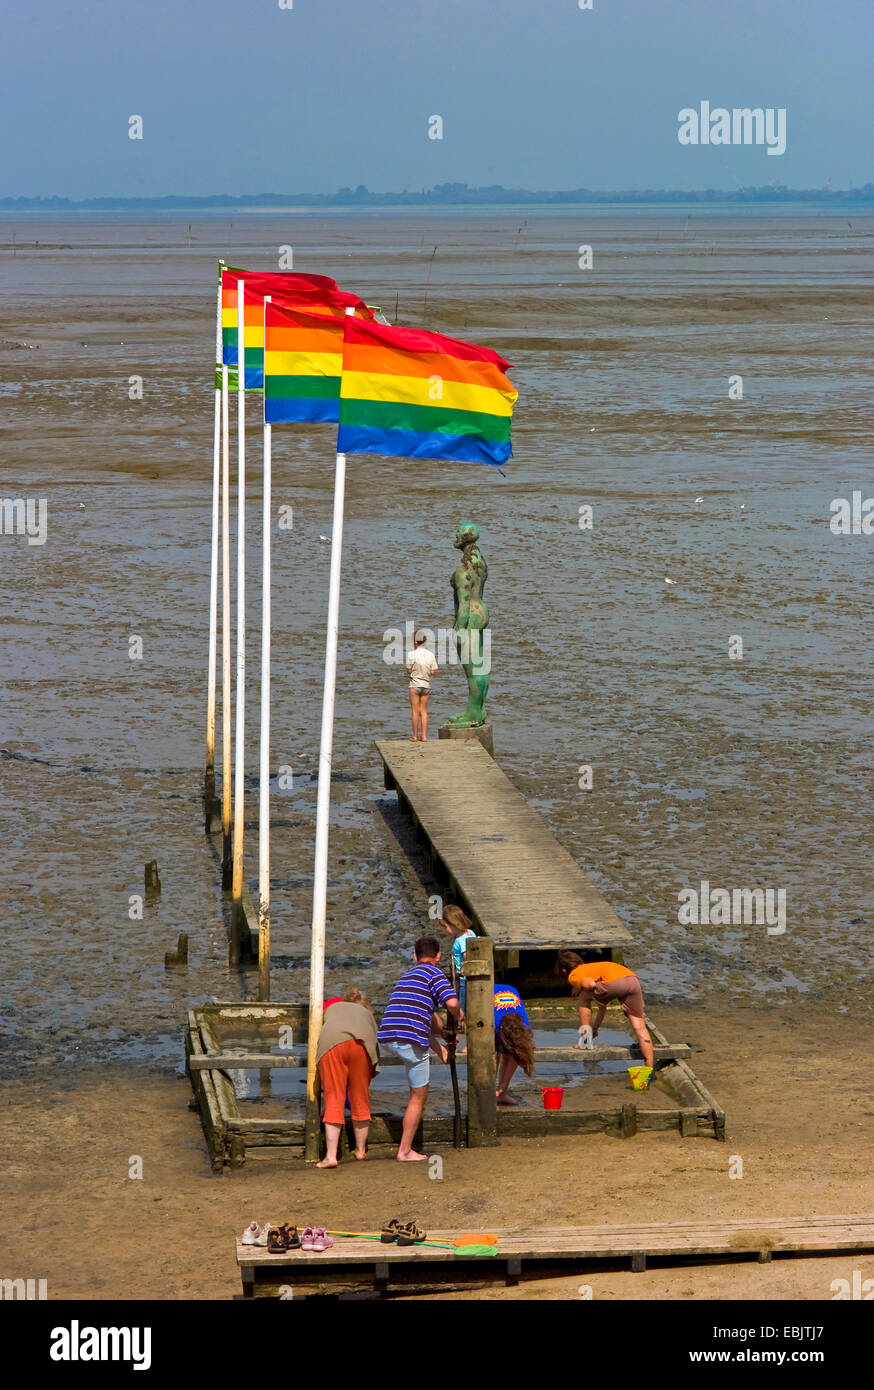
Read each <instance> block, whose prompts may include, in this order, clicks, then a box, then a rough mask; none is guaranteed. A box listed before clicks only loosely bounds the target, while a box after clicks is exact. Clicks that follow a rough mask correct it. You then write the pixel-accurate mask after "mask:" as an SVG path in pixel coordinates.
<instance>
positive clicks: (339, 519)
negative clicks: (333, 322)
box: [304, 307, 355, 1163]
mask: <svg viewBox="0 0 874 1390" xmlns="http://www.w3.org/2000/svg"><path fill="white" fill-rule="evenodd" d="M354 312H355V310H354V309H353V308H352V307H349V308H347V310H346V313H347V315H349V314H353V313H354ZM345 491H346V455H345V454H339V453H338V454H337V465H336V471H335V474H334V523H333V529H332V531H331V574H330V580H329V583H328V631H327V635H326V639H325V688H324V693H323V696H322V737H321V745H320V747H319V785H318V795H317V798H316V857H315V867H314V872H313V932H312V944H311V947H310V1013H309V1037H308V1046H307V1101H306V1131H305V1138H304V1157H305V1158H306V1161H307V1162H308V1163H315V1162H316V1161H317V1160H318V1157H319V1148H320V1143H321V1125H320V1122H319V1103H318V1097H317V1095H316V1049H317V1047H318V1045H319V1034H320V1032H321V1030H322V1011H323V1006H324V995H325V921H326V917H327V902H328V828H329V821H330V815H331V757H332V753H333V746H334V695H335V691H336V685H337V640H338V637H339V631H340V563H341V559H342V550H343V503H344V498H345Z"/></svg>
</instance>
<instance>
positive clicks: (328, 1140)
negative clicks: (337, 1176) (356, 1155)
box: [316, 1121, 343, 1168]
mask: <svg viewBox="0 0 874 1390" xmlns="http://www.w3.org/2000/svg"><path fill="white" fill-rule="evenodd" d="M342 1128H343V1126H342V1125H329V1124H328V1123H327V1121H325V1146H326V1148H327V1150H328V1152H327V1153H326V1154H325V1157H324V1158H323V1159H322V1161H321V1163H317V1164H316V1167H317V1168H336V1167H337V1147H338V1145H339V1143H340V1130H341V1129H342Z"/></svg>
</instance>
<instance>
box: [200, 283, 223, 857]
mask: <svg viewBox="0 0 874 1390" xmlns="http://www.w3.org/2000/svg"><path fill="white" fill-rule="evenodd" d="M221 307H222V287H221V278H219V288H218V306H217V311H216V354H218V352H219V350H220V346H221ZM218 361H219V357H218V355H217V356H216V362H217V363H218ZM221 432H222V393H221V387H220V386H219V384H218V382H216V386H215V412H214V424H213V445H212V549H211V554H210V568H209V665H208V675H207V695H206V771H205V773H204V778H203V799H204V803H205V810H206V817H207V821H206V824H207V830H208V829H209V822H210V818H211V814H212V802H213V801H214V800H215V695H216V690H215V676H216V649H217V645H218V643H217V636H218V634H217V632H216V627H217V624H218V552H219V490H220V487H221Z"/></svg>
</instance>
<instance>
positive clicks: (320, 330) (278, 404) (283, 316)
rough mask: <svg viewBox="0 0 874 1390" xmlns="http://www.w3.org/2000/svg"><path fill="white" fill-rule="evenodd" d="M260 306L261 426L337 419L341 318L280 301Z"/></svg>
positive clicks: (341, 347) (341, 353) (341, 332)
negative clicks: (262, 421) (262, 373)
mask: <svg viewBox="0 0 874 1390" xmlns="http://www.w3.org/2000/svg"><path fill="white" fill-rule="evenodd" d="M263 307H264V422H265V424H268V425H271V424H272V425H280V424H288V423H290V422H294V421H303V420H316V421H326V420H327V421H335V420H337V418H338V416H339V402H340V375H341V372H342V370H343V322H342V316H341V318H334V317H332V316H330V315H326V314H323V313H311V312H308V311H306V310H304V309H302V308H298V307H296V306H294V307H293V306H291V305H289V304H283V303H281V302H275V303H274V302H271V303H270V304H265V305H264V306H263ZM246 374H247V376H248V365H247V368H246Z"/></svg>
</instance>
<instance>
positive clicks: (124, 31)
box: [0, 0, 874, 198]
mask: <svg viewBox="0 0 874 1390" xmlns="http://www.w3.org/2000/svg"><path fill="white" fill-rule="evenodd" d="M293 4H294V8H293V9H291V10H281V9H280V8H279V0H76V2H75V3H74V0H30V3H25V4H14V3H13V0H4V3H3V13H2V16H0V53H2V55H3V81H2V87H0V115H2V130H3V140H2V145H0V196H17V195H20V194H24V195H32V194H52V193H58V194H61V195H66V196H69V197H75V198H80V197H90V196H95V195H100V194H112V195H129V196H133V195H153V194H162V193H191V194H206V193H223V192H230V193H258V192H264V191H276V192H304V191H315V192H332V191H334V190H335V189H337V188H338V187H340V186H341V185H344V184H351V185H355V184H358V183H363V184H365V185H367V187H369V188H371V189H401V188H410V189H416V188H422V187H431V186H432V185H433V184H435V183H443V182H447V181H455V180H458V181H463V182H466V183H470V184H486V183H501V184H504V185H506V186H508V187H512V186H514V185H515V186H524V187H528V188H547V189H555V188H573V187H589V188H605V189H609V188H651V187H672V188H688V189H691V188H701V187H718V188H736V187H737V186H738V185H740V184H747V183H756V184H758V183H770V182H772V181H776V182H778V183H786V184H789V185H793V186H806V187H818V186H820V185H822V184H824V183H825V181H826V179H828V178H831V180H832V184H833V186H834V187H846V186H848V185H851V184H852V185H858V184H862V183H866V182H869V181H874V160H872V140H871V132H872V125H874V95H872V92H874V84H872V81H871V70H872V54H874V0H594V9H593V10H591V11H581V10H580V9H579V8H578V4H577V0H293ZM702 99H707V100H709V101H710V102H711V104H712V105H714V106H718V105H722V106H727V107H732V106H763V107H767V106H772V107H786V108H787V110H788V148H787V151H786V153H785V154H784V155H782V156H780V157H774V156H768V155H767V154H766V153H765V150H764V148H761V147H760V148H756V147H749V148H744V147H735V146H728V147H721V146H709V147H704V146H699V147H694V148H693V147H685V148H684V147H682V146H680V145H679V144H678V142H677V113H678V111H679V110H680V108H681V107H685V106H696V107H697V105H698V103H699V102H700V101H701V100H702ZM134 114H136V115H140V116H142V118H143V122H144V139H143V140H142V141H133V140H130V139H129V138H128V117H129V116H130V115H134ZM435 114H439V115H441V116H442V117H443V121H444V138H443V140H442V141H438V140H429V139H428V117H429V116H431V115H435Z"/></svg>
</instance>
